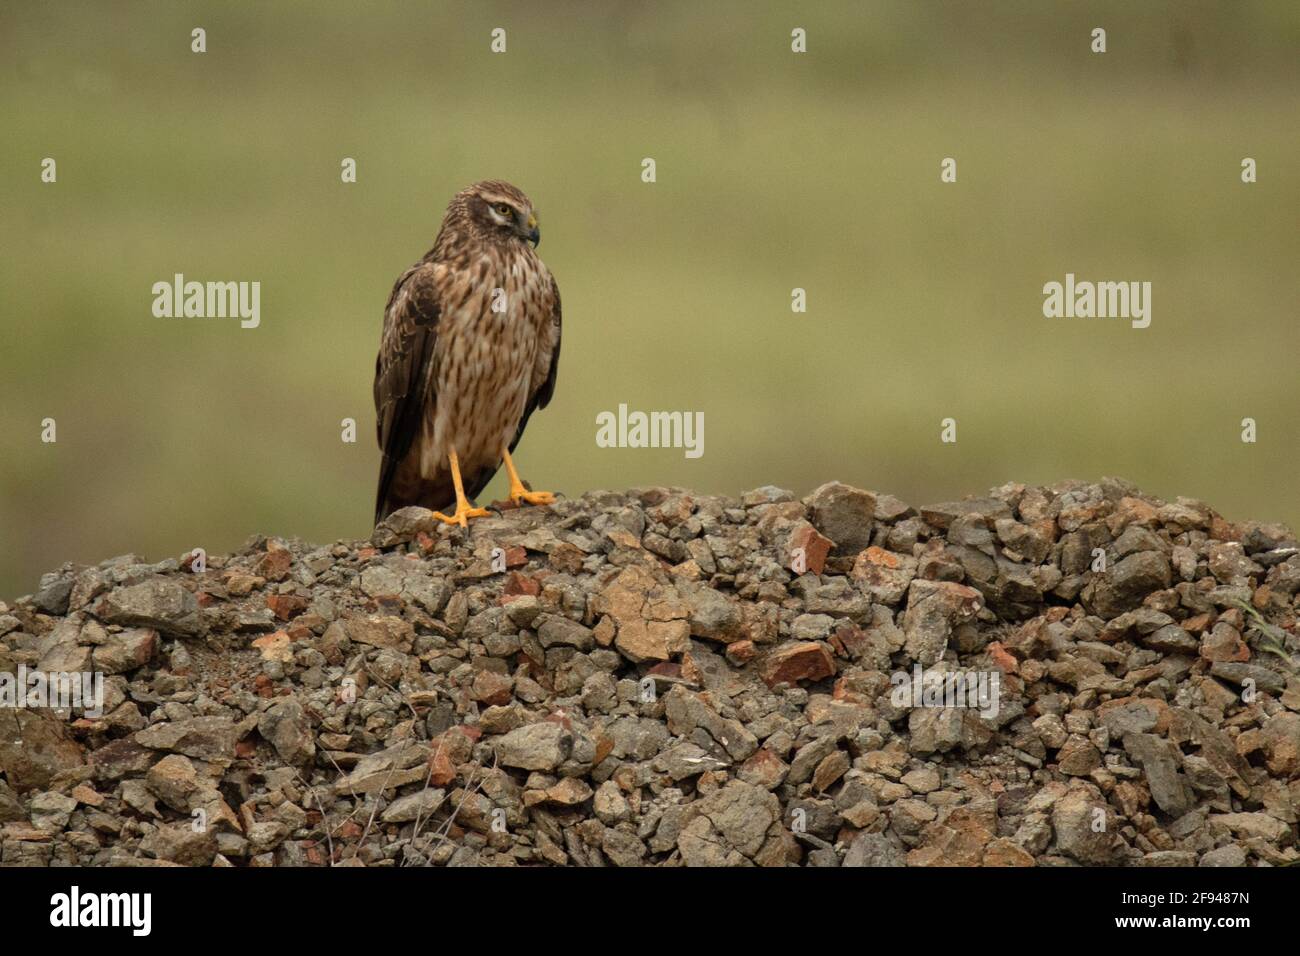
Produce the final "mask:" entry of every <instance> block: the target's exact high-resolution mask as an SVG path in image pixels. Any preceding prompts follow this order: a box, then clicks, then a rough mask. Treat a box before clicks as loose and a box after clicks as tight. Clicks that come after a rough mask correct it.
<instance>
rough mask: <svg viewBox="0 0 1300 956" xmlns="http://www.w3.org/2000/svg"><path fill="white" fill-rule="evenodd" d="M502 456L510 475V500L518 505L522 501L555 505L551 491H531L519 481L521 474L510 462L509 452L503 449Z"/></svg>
mask: <svg viewBox="0 0 1300 956" xmlns="http://www.w3.org/2000/svg"><path fill="white" fill-rule="evenodd" d="M501 456H502V457H503V458H504V459H505V460H506V471H507V472H508V473H509V475H510V500H511V501H513V502H514V503H515V504H516V505H518V504H519V503H520V502H521V501H526V502H528V504H530V505H553V504H555V495H553V494H551V493H550V492H549V491H529V490H528V489H527V488H525V487H524V483H523V482H522V481H520V480H519V472H517V471H515V463H514V462H513V461H511V460H510V452H509V450H507V449H505V448H502V449H501Z"/></svg>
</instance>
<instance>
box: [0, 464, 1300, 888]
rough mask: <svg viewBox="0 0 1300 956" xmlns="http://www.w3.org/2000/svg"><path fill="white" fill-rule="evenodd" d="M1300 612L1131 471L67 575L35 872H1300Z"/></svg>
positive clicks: (19, 834)
mask: <svg viewBox="0 0 1300 956" xmlns="http://www.w3.org/2000/svg"><path fill="white" fill-rule="evenodd" d="M1298 590H1300V550H1298V549H1297V543H1296V536H1295V535H1294V534H1293V533H1292V532H1291V531H1289V530H1287V529H1286V528H1283V527H1281V526H1278V525H1264V524H1256V523H1245V524H1232V523H1229V522H1227V521H1225V520H1224V519H1223V518H1221V517H1220V516H1219V515H1217V514H1216V513H1215V512H1214V511H1212V510H1211V509H1210V508H1209V507H1208V506H1206V505H1204V504H1202V503H1201V502H1198V501H1192V500H1187V499H1179V500H1177V501H1176V502H1173V503H1166V502H1163V501H1159V500H1156V499H1154V498H1151V497H1150V496H1147V495H1144V494H1142V493H1141V492H1140V491H1138V490H1137V489H1136V488H1134V487H1133V486H1131V485H1129V484H1128V483H1126V482H1123V481H1119V480H1114V479H1106V480H1103V481H1101V482H1100V483H1095V484H1089V483H1084V482H1064V483H1061V484H1059V485H1055V486H1053V487H1050V488H1034V487H1025V486H1023V485H1018V484H1009V485H1005V486H1003V487H1001V488H996V489H993V490H992V491H990V492H989V493H988V494H987V495H985V496H983V497H977V498H969V499H966V500H964V501H955V502H946V503H942V504H936V505H931V506H929V507H923V508H919V509H917V508H911V507H909V506H908V505H906V504H904V503H903V502H901V501H899V500H898V499H896V498H894V497H892V496H890V495H882V494H873V493H871V492H868V491H863V490H860V489H857V488H852V487H850V486H847V485H842V484H838V483H831V484H827V485H824V486H822V487H821V488H818V489H817V490H816V491H814V492H813V493H812V494H810V495H809V496H807V497H806V498H803V499H799V498H798V497H796V495H794V494H793V493H791V492H789V491H783V490H780V489H777V488H770V487H768V488H759V489H757V490H755V491H751V492H748V493H746V494H744V495H743V496H741V497H740V498H718V497H704V496H699V495H694V494H691V493H689V492H686V491H682V490H680V489H672V488H650V489H641V490H634V491H629V492H593V493H590V494H587V495H585V496H583V497H582V498H580V499H576V500H566V501H562V502H561V503H560V504H558V505H557V506H556V507H554V508H526V509H523V510H507V511H503V512H502V513H501V515H500V516H499V517H491V518H486V519H482V520H479V521H476V522H474V523H473V524H472V525H471V529H470V531H469V533H465V532H463V531H461V530H460V529H458V528H452V529H448V528H446V527H444V526H442V525H440V524H438V523H437V522H435V521H433V520H432V519H431V517H430V515H429V513H428V512H425V511H422V510H420V509H405V510H403V511H401V512H398V513H397V514H396V515H394V516H392V517H391V518H389V519H388V520H387V521H386V522H385V523H383V524H381V525H380V526H379V527H378V528H377V529H376V530H375V533H374V536H373V538H372V539H371V540H370V541H363V542H340V543H338V544H335V545H333V546H331V547H314V546H310V545H306V544H303V543H300V542H297V541H284V540H278V539H263V538H259V539H256V540H253V541H250V542H249V543H248V544H247V545H246V546H245V547H244V549H243V550H241V551H240V552H238V553H236V554H233V555H230V556H228V557H219V556H195V555H186V556H185V557H184V558H183V559H181V560H175V559H173V560H168V561H164V562H161V563H159V564H148V563H145V562H144V561H143V560H142V559H141V558H139V557H137V556H134V555H127V556H123V557H119V558H115V559H113V560H110V561H106V562H104V563H103V564H101V565H99V566H97V567H90V568H86V567H74V566H71V565H69V566H66V567H64V568H62V569H60V570H58V571H56V572H53V573H50V574H47V575H45V576H44V577H43V578H42V579H41V582H40V589H39V591H38V593H36V594H35V595H32V596H28V597H24V598H20V599H18V600H17V601H15V602H13V603H12V604H10V605H5V604H3V603H0V703H5V706H4V707H0V863H3V864H4V865H24V864H26V865H33V864H34V865H43V864H82V865H86V864H90V865H106V864H107V865H126V864H131V865H140V864H160V863H169V864H186V865H195V866H209V865H217V866H276V865H314V866H325V865H329V864H331V863H333V864H335V865H354V866H355V865H367V866H425V865H436V866H466V865H489V866H491V865H557V866H558V865H577V866H606V865H615V866H676V865H691V866H697V865H704V866H709V865H712V866H749V865H764V866H779V865H790V864H795V865H806V866H935V865H954V864H955V865H1002V866H1034V865H1039V866H1065V865H1080V864H1082V865H1102V864H1118V865H1134V866H1168V865H1185V866H1197V865H1199V866H1241V865H1251V866H1254V865H1284V864H1291V863H1294V862H1296V861H1297V859H1300V851H1298V850H1297V846H1296V838H1297V823H1296V821H1297V817H1296V814H1297V811H1298V810H1300V676H1297V661H1298V660H1300V655H1298V654H1297V650H1300V640H1297V636H1296V633H1297V606H1298V602H1297V591H1298ZM33 674H35V675H37V679H39V678H40V676H41V675H45V676H46V677H49V676H50V675H56V674H73V675H75V674H91V675H93V674H102V675H104V676H103V684H102V700H101V701H100V702H99V703H100V704H102V707H100V708H97V707H95V706H94V702H93V701H86V702H85V703H86V704H88V705H89V706H88V708H87V709H75V708H74V709H72V710H71V711H68V710H51V709H43V708H41V707H39V706H33V704H39V703H42V701H41V700H40V699H39V698H35V699H33V697H32V696H31V695H30V694H28V696H27V697H26V699H24V700H18V701H15V698H14V694H15V693H19V694H21V693H23V692H24V691H28V690H31V688H33V687H35V686H37V684H34V683H32V681H33V678H32V675H33ZM7 675H12V676H7ZM20 676H22V677H23V680H21V681H20V680H19V677H20ZM6 693H7V694H8V698H7V699H6V698H5V694H6ZM16 702H17V703H19V704H25V705H26V706H14V704H15V703H16ZM45 702H48V701H45Z"/></svg>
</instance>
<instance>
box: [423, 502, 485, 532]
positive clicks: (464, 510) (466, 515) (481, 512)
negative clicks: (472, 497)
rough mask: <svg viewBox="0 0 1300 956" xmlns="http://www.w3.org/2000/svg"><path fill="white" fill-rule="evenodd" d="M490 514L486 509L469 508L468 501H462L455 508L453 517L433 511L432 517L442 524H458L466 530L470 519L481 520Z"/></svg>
mask: <svg viewBox="0 0 1300 956" xmlns="http://www.w3.org/2000/svg"><path fill="white" fill-rule="evenodd" d="M491 513H492V512H490V511H488V510H487V509H486V508H474V507H471V506H470V503H469V502H468V501H462V502H461V503H460V504H459V505H457V506H456V513H455V514H454V515H445V514H443V513H442V512H441V511H435V512H434V513H433V516H434V517H435V518H437V519H438V520H439V521H441V522H442V523H443V524H458V525H460V526H461V527H462V528H468V527H469V519H470V518H483V517H486V516H487V515H490V514H491Z"/></svg>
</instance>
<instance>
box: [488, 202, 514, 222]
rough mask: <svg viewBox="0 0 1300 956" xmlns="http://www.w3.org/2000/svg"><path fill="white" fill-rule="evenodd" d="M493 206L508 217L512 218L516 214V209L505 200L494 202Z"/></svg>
mask: <svg viewBox="0 0 1300 956" xmlns="http://www.w3.org/2000/svg"><path fill="white" fill-rule="evenodd" d="M492 208H493V209H495V210H496V211H497V212H498V213H499V214H500V215H502V216H505V217H506V218H507V219H509V218H512V217H513V215H514V210H513V209H511V208H510V207H509V206H508V205H506V204H505V203H503V202H499V203H493V204H492Z"/></svg>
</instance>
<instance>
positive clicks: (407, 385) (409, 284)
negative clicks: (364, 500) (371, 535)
mask: <svg viewBox="0 0 1300 956" xmlns="http://www.w3.org/2000/svg"><path fill="white" fill-rule="evenodd" d="M440 314H441V307H440V305H439V297H438V287H437V284H436V282H435V281H434V270H433V266H432V265H431V264H430V263H427V262H422V263H419V264H418V265H415V266H412V267H411V268H410V269H407V270H406V272H405V273H403V274H402V277H401V278H400V279H398V280H397V283H396V284H395V285H394V286H393V292H392V294H391V295H390V296H389V297H388V305H387V306H386V307H385V309H384V332H383V337H382V339H381V340H380V344H379V355H378V357H377V358H376V359H375V416H376V422H375V424H376V427H377V429H378V432H379V450H380V451H381V452H383V462H382V464H381V465H380V469H379V488H378V490H377V491H376V494H375V521H376V523H378V522H379V521H380V520H381V519H382V518H383V517H384V512H385V507H384V506H385V502H386V500H387V498H388V495H389V492H390V490H391V488H392V483H393V477H394V475H395V474H396V472H397V467H398V465H400V464H401V462H402V459H403V458H404V457H405V456H406V453H407V452H408V451H410V449H411V444H412V443H413V442H414V441H415V437H416V435H418V434H419V432H420V428H421V426H422V423H423V421H424V417H425V415H426V413H427V411H428V408H429V404H430V402H431V401H432V400H433V398H434V395H433V393H432V389H433V387H434V382H435V381H436V378H437V377H436V376H435V375H434V374H433V368H432V364H433V348H434V344H435V342H436V341H437V337H438V317H439V315H440Z"/></svg>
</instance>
